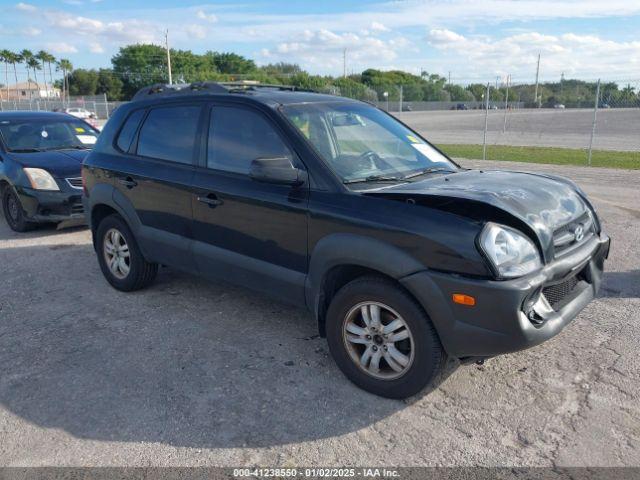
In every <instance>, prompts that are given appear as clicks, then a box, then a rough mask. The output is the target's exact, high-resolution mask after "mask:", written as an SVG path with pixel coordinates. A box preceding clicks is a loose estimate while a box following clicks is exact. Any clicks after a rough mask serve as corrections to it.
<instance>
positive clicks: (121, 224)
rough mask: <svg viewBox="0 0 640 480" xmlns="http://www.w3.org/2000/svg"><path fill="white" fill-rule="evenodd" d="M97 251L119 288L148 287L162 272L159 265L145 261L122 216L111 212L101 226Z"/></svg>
mask: <svg viewBox="0 0 640 480" xmlns="http://www.w3.org/2000/svg"><path fill="white" fill-rule="evenodd" d="M96 252H97V254H98V263H99V264H100V269H101V270H102V274H103V275H104V277H105V278H106V279H107V281H108V282H109V283H110V284H111V286H113V287H114V288H115V289H117V290H120V291H123V292H131V291H134V290H140V289H142V288H145V287H147V286H149V285H150V284H151V283H152V282H153V280H154V279H155V277H156V274H157V273H158V264H157V263H151V262H147V261H146V260H145V258H144V257H143V255H142V252H141V251H140V248H139V247H138V242H136V239H135V237H134V235H133V233H132V232H131V230H130V229H129V226H128V225H127V224H126V222H125V221H124V220H123V219H122V217H121V216H120V215H117V214H114V215H109V216H108V217H105V218H104V219H103V220H102V221H101V222H100V224H99V225H98V228H97V230H96Z"/></svg>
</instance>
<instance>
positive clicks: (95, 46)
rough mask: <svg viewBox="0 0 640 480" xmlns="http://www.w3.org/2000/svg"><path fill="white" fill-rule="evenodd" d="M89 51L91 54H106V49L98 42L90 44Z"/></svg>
mask: <svg viewBox="0 0 640 480" xmlns="http://www.w3.org/2000/svg"><path fill="white" fill-rule="evenodd" d="M89 51H90V52H91V53H104V47H103V46H102V45H101V44H100V43H98V42H91V43H89Z"/></svg>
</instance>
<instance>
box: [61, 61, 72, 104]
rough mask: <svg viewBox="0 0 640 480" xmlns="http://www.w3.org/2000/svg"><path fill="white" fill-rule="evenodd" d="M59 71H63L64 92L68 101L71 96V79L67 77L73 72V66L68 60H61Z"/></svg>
mask: <svg viewBox="0 0 640 480" xmlns="http://www.w3.org/2000/svg"><path fill="white" fill-rule="evenodd" d="M58 70H62V92H63V97H64V99H65V100H67V97H68V95H69V79H68V77H67V75H68V74H69V73H71V72H72V71H73V65H72V64H71V62H70V61H69V60H67V59H66V58H61V59H60V60H59V61H58Z"/></svg>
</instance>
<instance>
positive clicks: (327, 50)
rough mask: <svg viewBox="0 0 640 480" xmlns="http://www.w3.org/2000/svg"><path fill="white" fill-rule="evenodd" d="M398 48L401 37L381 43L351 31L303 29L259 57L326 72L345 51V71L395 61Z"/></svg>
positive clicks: (334, 66)
mask: <svg viewBox="0 0 640 480" xmlns="http://www.w3.org/2000/svg"><path fill="white" fill-rule="evenodd" d="M401 45H406V43H405V40H404V39H401V38H398V39H394V40H390V41H384V40H381V39H379V38H375V37H372V36H363V35H358V34H356V33H352V32H343V33H335V32H333V31H331V30H327V29H320V30H315V31H311V30H304V31H303V32H301V33H300V34H299V35H298V36H296V38H295V39H290V40H289V41H285V42H281V43H279V44H277V45H276V48H275V49H273V50H269V49H263V50H262V52H261V54H262V56H263V57H268V58H273V57H275V58H278V59H280V60H284V61H293V62H297V63H301V64H302V65H308V66H314V67H322V68H323V70H325V71H326V70H330V69H333V70H335V69H337V68H338V67H341V66H342V63H343V53H344V51H345V49H346V53H347V64H348V68H349V69H354V70H355V69H357V68H359V67H362V66H364V65H366V64H372V63H374V62H381V61H390V60H393V59H395V58H396V57H397V53H396V48H400V46H401Z"/></svg>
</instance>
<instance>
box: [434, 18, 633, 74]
mask: <svg viewBox="0 0 640 480" xmlns="http://www.w3.org/2000/svg"><path fill="white" fill-rule="evenodd" d="M427 41H428V43H429V44H430V45H431V46H432V47H434V48H435V49H437V50H440V51H442V52H446V54H447V55H446V61H447V62H448V65H447V66H444V65H443V67H445V68H447V69H450V70H451V69H456V68H457V69H458V71H459V72H464V74H462V75H464V76H467V78H471V77H474V76H484V78H489V77H491V76H493V75H501V76H503V77H504V76H506V75H507V74H511V75H512V76H513V77H514V78H518V77H519V78H522V79H525V80H530V78H531V77H532V75H533V72H534V71H535V64H536V60H537V56H538V53H540V55H541V65H540V70H541V74H542V75H543V76H544V77H547V78H549V77H559V76H560V74H561V73H564V74H565V76H576V77H582V78H595V77H597V76H600V75H602V76H604V77H606V76H609V77H612V76H614V77H615V76H619V75H625V74H627V73H628V72H629V65H630V64H636V65H637V64H639V63H640V40H636V41H629V42H616V41H612V40H606V39H603V38H601V37H598V36H596V35H578V34H575V33H565V34H561V35H546V34H541V33H538V32H524V33H518V34H515V35H510V36H506V37H502V38H491V37H487V36H464V35H460V34H458V33H456V32H453V31H451V30H446V29H432V30H430V31H429V33H428V35H427Z"/></svg>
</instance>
